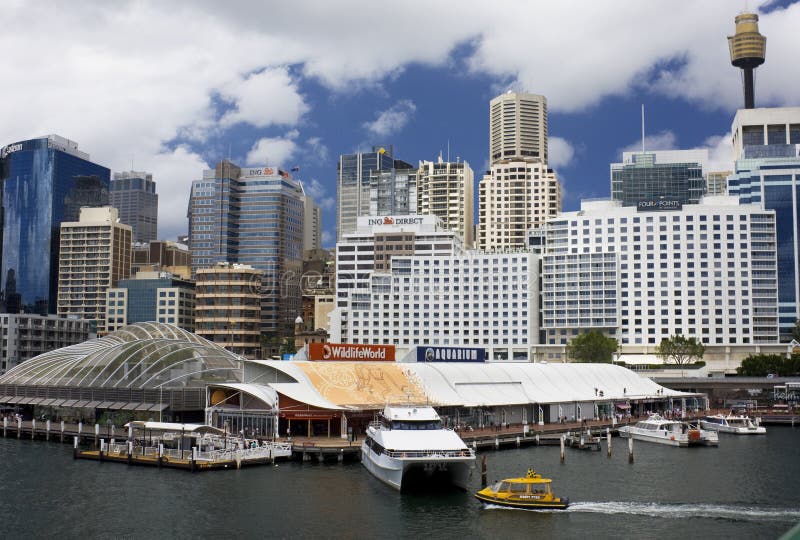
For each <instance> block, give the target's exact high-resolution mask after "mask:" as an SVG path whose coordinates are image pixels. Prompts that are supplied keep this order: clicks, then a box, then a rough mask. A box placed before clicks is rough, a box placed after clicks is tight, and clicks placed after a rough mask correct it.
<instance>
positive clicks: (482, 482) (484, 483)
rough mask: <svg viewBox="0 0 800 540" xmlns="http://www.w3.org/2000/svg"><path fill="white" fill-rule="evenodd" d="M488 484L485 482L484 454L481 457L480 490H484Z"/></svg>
mask: <svg viewBox="0 0 800 540" xmlns="http://www.w3.org/2000/svg"><path fill="white" fill-rule="evenodd" d="M487 484H488V482H487V481H486V454H484V455H482V456H481V488H485V487H486V485H487Z"/></svg>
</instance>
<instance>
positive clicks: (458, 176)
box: [417, 156, 475, 249]
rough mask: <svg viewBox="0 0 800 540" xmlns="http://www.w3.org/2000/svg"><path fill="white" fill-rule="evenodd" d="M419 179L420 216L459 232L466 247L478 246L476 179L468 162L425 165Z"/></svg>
mask: <svg viewBox="0 0 800 540" xmlns="http://www.w3.org/2000/svg"><path fill="white" fill-rule="evenodd" d="M417 175H418V178H417V213H418V214H431V215H434V216H437V217H438V218H439V219H441V220H442V224H443V225H444V227H445V228H447V229H449V230H451V231H455V232H457V233H458V234H459V235H461V238H463V239H464V246H465V247H466V248H467V249H471V248H472V247H473V246H474V245H475V238H474V234H475V199H474V191H475V176H474V173H473V172H472V168H471V167H470V166H469V163H467V162H466V161H456V162H448V161H443V160H442V158H441V156H439V160H438V161H437V162H436V163H434V162H432V161H422V162H421V163H420V164H419V170H418V173H417Z"/></svg>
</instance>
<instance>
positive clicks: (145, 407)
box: [134, 403, 155, 411]
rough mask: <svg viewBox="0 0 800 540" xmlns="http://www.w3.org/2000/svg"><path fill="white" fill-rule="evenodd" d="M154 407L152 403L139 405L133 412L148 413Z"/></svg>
mask: <svg viewBox="0 0 800 540" xmlns="http://www.w3.org/2000/svg"><path fill="white" fill-rule="evenodd" d="M154 406H155V405H153V404H152V403H139V406H138V407H136V408H135V409H134V410H135V411H148V410H150V409H151V408H152V407H154Z"/></svg>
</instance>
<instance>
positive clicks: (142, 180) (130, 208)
mask: <svg viewBox="0 0 800 540" xmlns="http://www.w3.org/2000/svg"><path fill="white" fill-rule="evenodd" d="M110 198H111V205H112V206H113V207H114V208H116V209H118V210H119V220H120V222H121V223H124V224H125V225H130V226H131V228H132V229H133V241H134V242H140V243H146V242H152V241H154V240H156V239H157V238H158V195H157V194H156V183H155V182H153V175H151V174H147V173H144V172H135V171H130V172H123V173H114V179H113V180H112V181H111V193H110Z"/></svg>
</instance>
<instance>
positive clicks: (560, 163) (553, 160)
mask: <svg viewBox="0 0 800 540" xmlns="http://www.w3.org/2000/svg"><path fill="white" fill-rule="evenodd" d="M547 156H548V157H547V161H548V165H550V166H551V167H553V168H555V169H557V168H559V167H567V166H569V165H570V164H571V163H572V159H573V158H574V157H575V148H574V147H573V146H572V144H571V143H570V142H569V141H568V140H566V139H563V138H561V137H548V138H547Z"/></svg>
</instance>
